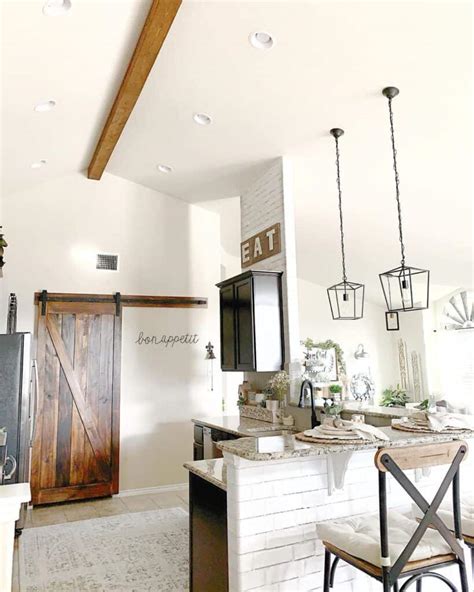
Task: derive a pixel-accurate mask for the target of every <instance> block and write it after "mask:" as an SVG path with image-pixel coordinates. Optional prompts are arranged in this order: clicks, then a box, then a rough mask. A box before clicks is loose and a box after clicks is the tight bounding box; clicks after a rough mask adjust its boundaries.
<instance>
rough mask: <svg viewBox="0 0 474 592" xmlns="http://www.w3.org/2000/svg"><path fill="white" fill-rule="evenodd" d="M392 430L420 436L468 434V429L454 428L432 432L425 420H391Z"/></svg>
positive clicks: (447, 427)
mask: <svg viewBox="0 0 474 592" xmlns="http://www.w3.org/2000/svg"><path fill="white" fill-rule="evenodd" d="M392 428H394V429H396V430H401V431H402V432H415V433H421V434H462V433H464V432H469V431H470V430H469V429H468V428H456V427H451V426H449V425H448V426H445V427H443V429H441V430H434V429H433V428H432V427H431V425H430V423H429V421H428V420H427V419H418V418H406V417H405V418H404V419H392Z"/></svg>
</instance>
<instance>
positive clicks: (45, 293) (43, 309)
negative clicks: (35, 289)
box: [40, 290, 48, 317]
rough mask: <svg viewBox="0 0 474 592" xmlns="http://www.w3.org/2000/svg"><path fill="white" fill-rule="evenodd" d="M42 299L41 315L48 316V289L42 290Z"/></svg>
mask: <svg viewBox="0 0 474 592" xmlns="http://www.w3.org/2000/svg"><path fill="white" fill-rule="evenodd" d="M40 301H41V316H43V317H44V316H46V302H47V301H48V290H42V291H41V296H40Z"/></svg>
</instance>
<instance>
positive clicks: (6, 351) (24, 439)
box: [0, 333, 35, 531]
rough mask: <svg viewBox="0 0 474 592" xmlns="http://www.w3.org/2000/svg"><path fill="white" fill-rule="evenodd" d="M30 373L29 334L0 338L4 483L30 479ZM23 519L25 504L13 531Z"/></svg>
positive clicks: (0, 410) (32, 408) (14, 334)
mask: <svg viewBox="0 0 474 592" xmlns="http://www.w3.org/2000/svg"><path fill="white" fill-rule="evenodd" d="M31 370H32V361H31V334H30V333H13V334H12V335H0V428H5V429H6V432H7V438H6V446H7V454H8V456H9V457H10V459H11V460H10V462H9V467H8V469H6V472H7V473H8V474H10V473H12V474H11V475H10V477H9V478H8V480H5V481H4V483H27V482H28V481H29V480H30V448H31V441H32V437H33V426H34V411H35V410H34V407H35V405H34V401H33V399H34V397H33V396H32V394H33V395H34V389H33V388H32V387H33V385H32V376H34V373H32V371H31ZM15 464H16V468H15ZM13 469H15V470H14V471H13ZM25 517H26V504H24V507H23V508H22V511H21V513H20V519H19V520H18V522H17V524H16V528H17V531H21V529H22V528H23V526H24V521H25Z"/></svg>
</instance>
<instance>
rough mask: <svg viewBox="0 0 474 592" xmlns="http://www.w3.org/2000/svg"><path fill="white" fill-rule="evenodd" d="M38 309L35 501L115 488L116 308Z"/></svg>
mask: <svg viewBox="0 0 474 592" xmlns="http://www.w3.org/2000/svg"><path fill="white" fill-rule="evenodd" d="M65 296H68V295H65ZM78 296H80V295H78ZM69 300H70V297H69ZM38 308H39V310H38V333H37V338H38V344H37V364H38V407H37V415H36V428H35V436H34V441H33V454H32V476H31V483H32V498H33V504H47V503H53V502H61V501H66V500H73V499H86V498H93V497H102V496H109V495H112V494H113V493H117V492H118V478H119V402H120V401H119V397H120V350H121V321H122V319H121V315H120V314H119V316H117V314H116V313H117V311H118V312H119V313H120V307H118V308H117V307H116V305H115V304H114V303H102V302H83V301H78V302H71V301H64V302H46V303H45V304H44V305H42V304H40V305H39V307H38Z"/></svg>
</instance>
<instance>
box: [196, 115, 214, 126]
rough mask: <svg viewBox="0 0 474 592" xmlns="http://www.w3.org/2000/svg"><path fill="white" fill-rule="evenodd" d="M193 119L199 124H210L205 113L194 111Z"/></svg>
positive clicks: (210, 121) (210, 120)
mask: <svg viewBox="0 0 474 592" xmlns="http://www.w3.org/2000/svg"><path fill="white" fill-rule="evenodd" d="M193 119H194V121H195V122H196V123H198V124H199V125H210V124H211V123H212V119H211V117H210V116H209V115H206V113H195V114H194V115H193Z"/></svg>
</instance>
